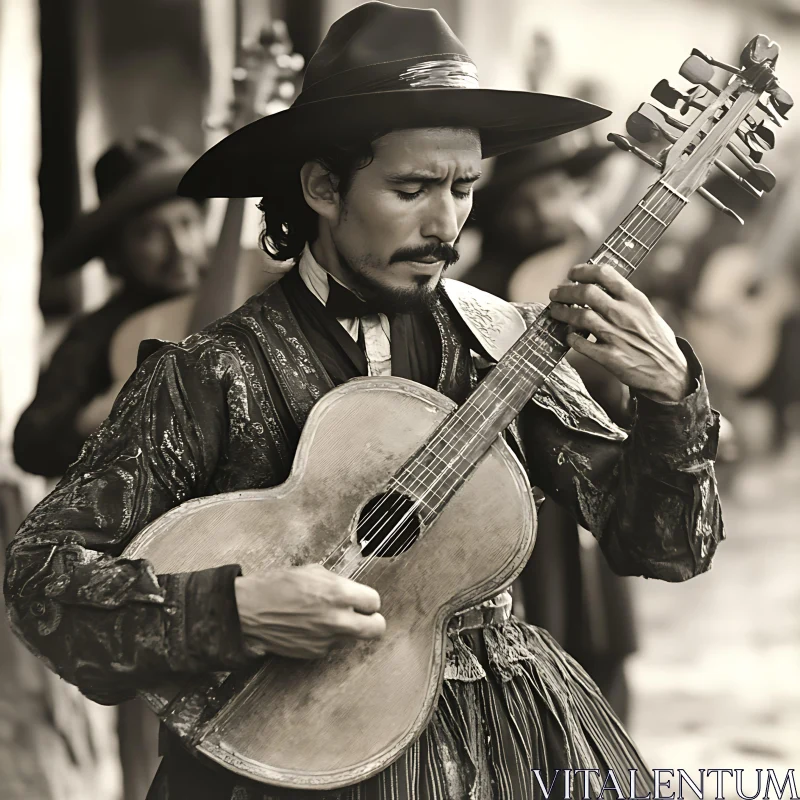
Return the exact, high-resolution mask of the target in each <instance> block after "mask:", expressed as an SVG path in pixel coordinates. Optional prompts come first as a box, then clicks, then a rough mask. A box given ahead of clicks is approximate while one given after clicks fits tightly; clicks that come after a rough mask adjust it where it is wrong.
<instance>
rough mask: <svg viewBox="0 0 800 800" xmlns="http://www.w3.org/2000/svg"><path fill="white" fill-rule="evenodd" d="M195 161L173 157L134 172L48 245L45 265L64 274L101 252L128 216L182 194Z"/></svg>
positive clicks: (54, 272) (57, 272)
mask: <svg viewBox="0 0 800 800" xmlns="http://www.w3.org/2000/svg"><path fill="white" fill-rule="evenodd" d="M191 163H192V160H191V158H188V157H187V158H184V157H180V156H175V157H170V158H166V159H164V160H163V161H158V162H155V163H153V164H150V165H148V166H147V167H145V168H144V169H142V170H141V171H139V172H138V173H136V174H135V175H133V176H132V177H131V178H130V179H128V180H127V181H125V182H124V183H122V184H121V185H120V186H119V187H117V188H116V189H115V190H114V191H113V192H111V193H110V194H109V195H108V196H107V197H105V198H103V200H102V202H101V203H100V205H99V206H98V207H97V208H96V209H95V210H94V211H90V212H87V213H85V214H82V215H81V216H80V217H79V218H78V219H77V220H75V222H73V223H72V226H71V227H70V229H69V230H68V231H67V233H66V234H65V235H64V236H63V237H62V238H61V239H59V240H58V241H56V242H54V243H53V245H52V246H50V247H48V248H47V250H46V252H45V254H44V257H43V259H42V269H43V270H44V271H45V272H47V273H49V274H51V275H61V274H65V273H67V272H71V271H72V270H74V269H77V268H78V267H81V266H83V265H84V264H85V263H86V262H87V261H90V260H91V259H93V258H96V257H97V256H99V255H101V254H102V250H103V247H104V245H105V244H106V243H107V240H108V236H109V235H110V234H111V233H113V232H114V231H115V230H117V228H118V226H119V224H120V223H121V222H123V221H124V220H125V218H126V217H129V216H130V215H131V214H134V213H136V212H137V211H142V210H144V209H145V208H148V207H150V206H153V205H155V204H157V203H159V202H161V201H164V200H168V199H169V198H170V197H177V196H178V194H177V190H178V184H179V183H180V181H181V178H182V177H183V175H184V174H185V172H186V169H187V168H188V167H189V166H190V165H191Z"/></svg>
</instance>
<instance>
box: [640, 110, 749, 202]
mask: <svg viewBox="0 0 800 800" xmlns="http://www.w3.org/2000/svg"><path fill="white" fill-rule="evenodd" d="M631 117H636V127H637V128H641V129H642V130H645V129H646V128H647V126H651V127H652V128H653V129H655V130H657V131H658V132H659V133H660V134H661V135H662V136H663V137H664V138H665V139H666V140H667V141H668V142H671V143H672V144H675V142H677V141H678V137H677V136H673V135H672V134H671V133H670V132H669V131H668V130H666V129H665V128H664V125H665V124H667V125H672V126H673V127H675V128H678V129H679V130H682V131H685V130H687V129H688V127H689V126H688V125H687V124H686V123H685V122H681V121H680V120H677V119H673V118H672V117H670V116H668V115H667V114H664V112H663V111H661V110H660V109H658V108H656V107H655V106H653V105H651V104H650V103H642V104H641V105H640V106H639V109H638V111H635V112H634V113H633V114H631ZM631 117H629V118H628V119H629V121H630V118H631ZM629 132H630V128H629ZM701 135H702V134H701ZM640 141H642V140H640ZM714 164H715V165H716V166H717V167H718V168H719V169H720V171H721V172H723V173H724V174H725V175H727V176H728V177H729V178H730V179H731V180H732V181H734V183H736V185H737V186H739V187H740V188H741V189H744V191H746V192H747V193H748V194H750V195H752V196H753V197H761V196H762V195H763V194H764V192H763V191H762V190H761V189H759V188H758V187H756V186H753V185H752V184H751V183H750V182H749V181H747V180H746V179H745V178H743V177H742V176H741V175H739V173H738V172H736V171H735V170H732V169H731V168H730V167H729V166H728V165H727V164H726V163H725V162H724V161H720V160H719V159H716V160H715V161H714Z"/></svg>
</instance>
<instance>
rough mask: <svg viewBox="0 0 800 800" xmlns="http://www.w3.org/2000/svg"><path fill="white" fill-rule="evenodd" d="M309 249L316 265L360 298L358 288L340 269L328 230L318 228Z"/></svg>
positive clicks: (344, 271)
mask: <svg viewBox="0 0 800 800" xmlns="http://www.w3.org/2000/svg"><path fill="white" fill-rule="evenodd" d="M309 247H310V249H311V255H312V256H314V258H315V259H316V262H317V264H319V265H320V266H321V267H322V269H324V270H325V272H327V273H328V275H331V276H332V277H334V278H336V280H337V281H339V283H341V284H342V285H343V286H346V287H347V288H348V289H349V290H350V291H351V292H352V293H353V294H354V295H356V296H357V297H361V294H360V292H359V291H358V288H357V287H356V286H354V285H353V281H352V278H351V276H350V275H349V274H348V273H347V271H346V270H345V269H343V268H342V263H341V260H340V259H339V253H338V252H337V250H336V245H335V244H334V243H333V239H332V238H331V236H330V231H329V230H328V228H323V226H320V235H319V236H318V237H317V238H316V239H315V240H314V241H313V242H312V243H311V244H310V245H309ZM362 299H363V298H362Z"/></svg>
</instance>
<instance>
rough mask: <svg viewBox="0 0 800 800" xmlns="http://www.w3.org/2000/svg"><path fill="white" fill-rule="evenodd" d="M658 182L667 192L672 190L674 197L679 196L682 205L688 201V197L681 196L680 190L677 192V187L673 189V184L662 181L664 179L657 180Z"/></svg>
mask: <svg viewBox="0 0 800 800" xmlns="http://www.w3.org/2000/svg"><path fill="white" fill-rule="evenodd" d="M659 183H660V184H661V185H662V186H663V187H664V188H665V189H666V190H667V191H668V192H672V194H674V195H675V197H677V198H679V199H680V200H681V201H682V202H683V203H684V205H685V204H686V203H688V202H689V198H688V197H684V196H683V195H682V194H681V193H680V192H679V191H678V190H677V189H675V188H674V187H673V186H670V185H669V184H668V183H664V181H659Z"/></svg>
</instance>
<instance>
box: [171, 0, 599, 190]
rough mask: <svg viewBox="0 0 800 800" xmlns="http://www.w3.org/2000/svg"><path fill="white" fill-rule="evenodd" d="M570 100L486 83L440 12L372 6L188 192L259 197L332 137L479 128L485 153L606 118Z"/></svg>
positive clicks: (337, 27)
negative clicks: (281, 104) (284, 101)
mask: <svg viewBox="0 0 800 800" xmlns="http://www.w3.org/2000/svg"><path fill="white" fill-rule="evenodd" d="M609 113H610V112H609V111H606V110H605V109H603V108H600V107H598V106H595V105H592V104H591V103H586V102H583V101H581V100H576V99H574V98H572V97H559V96H555V95H547V94H539V93H536V92H522V91H507V90H497V89H481V88H479V85H478V74H477V69H476V67H475V64H474V63H473V62H472V60H471V59H470V57H469V56H468V55H467V52H466V50H465V49H464V46H463V45H462V44H461V42H460V41H459V40H458V39H457V38H456V36H455V34H454V33H453V32H452V31H451V30H450V28H449V27H448V26H447V23H446V22H445V21H444V20H443V19H442V17H441V16H440V14H439V13H438V12H437V11H435V10H433V9H425V10H423V9H415V8H398V7H397V6H392V5H389V4H388V3H379V2H369V3H364V5H361V6H358V7H357V8H355V9H353V10H352V11H350V12H349V13H347V14H345V15H344V16H343V17H341V18H340V19H339V20H337V21H336V22H335V23H334V24H333V25H332V26H331V29H330V30H329V31H328V34H327V36H326V37H325V39H324V40H323V42H322V44H321V45H320V47H319V49H318V50H317V52H316V53H315V54H314V56H313V57H312V59H311V60H310V61H309V63H308V68H307V70H306V73H305V76H304V79H303V89H302V92H301V93H300V94H299V95H298V97H297V98H296V100H295V101H294V103H293V104H292V107H291V108H289V109H287V110H286V111H282V112H279V113H277V114H273V115H271V116H268V117H264V118H262V119H260V120H257V121H256V122H253V123H251V124H250V125H247V126H246V127H244V128H241V129H240V130H238V131H236V132H235V133H233V134H231V135H230V136H228V137H227V138H225V139H223V140H222V141H221V142H220V143H219V144H217V145H216V146H215V147H213V148H211V150H209V151H208V152H207V153H206V154H205V155H203V156H202V157H201V158H200V159H199V160H198V161H197V162H196V163H195V164H194V165H193V166H192V168H191V169H190V170H189V171H188V172H187V174H186V176H185V178H184V179H183V181H182V182H181V185H180V188H179V192H180V193H181V194H184V195H187V196H190V197H258V196H261V195H263V194H265V193H266V191H267V190H268V188H269V186H270V184H271V183H272V181H273V180H274V178H275V177H276V176H277V175H280V174H281V173H284V174H290V173H291V171H296V168H297V165H298V163H302V161H303V160H304V158H305V157H307V156H310V155H313V154H314V150H315V148H318V147H320V146H324V145H325V144H326V143H337V142H342V143H346V142H348V141H353V140H354V139H356V138H360V137H364V136H370V137H371V138H374V136H375V135H380V133H382V132H383V133H385V132H388V131H391V130H399V129H406V128H421V127H461V128H477V129H478V130H479V132H480V137H481V147H482V151H483V155H484V157H487V156H494V155H499V154H500V153H505V152H509V151H512V150H516V149H517V148H520V147H525V146H526V145H530V144H532V143H534V142H539V141H542V140H544V139H549V138H551V137H553V136H559V135H560V134H562V133H566V132H568V131H572V130H575V129H577V128H582V127H583V126H585V125H589V124H590V123H592V122H596V121H597V120H600V119H603V118H604V117H606V116H608V114H609Z"/></svg>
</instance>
